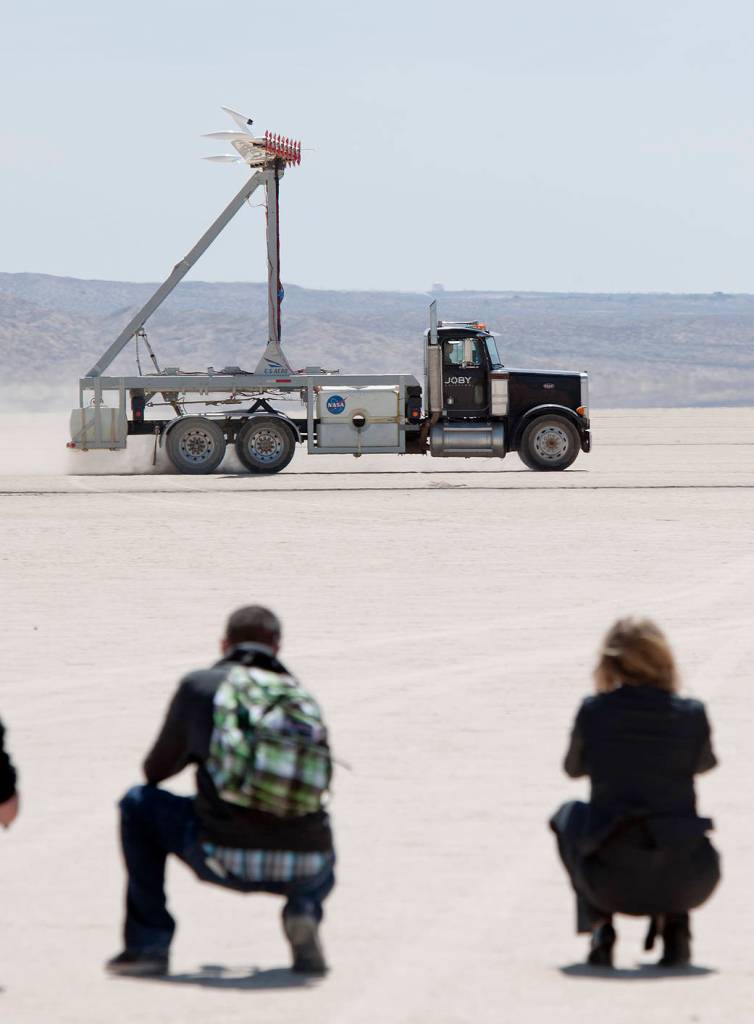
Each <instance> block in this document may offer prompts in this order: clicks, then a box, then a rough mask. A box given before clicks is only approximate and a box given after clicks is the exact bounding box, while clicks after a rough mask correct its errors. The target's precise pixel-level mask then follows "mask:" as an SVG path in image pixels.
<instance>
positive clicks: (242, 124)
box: [220, 107, 254, 135]
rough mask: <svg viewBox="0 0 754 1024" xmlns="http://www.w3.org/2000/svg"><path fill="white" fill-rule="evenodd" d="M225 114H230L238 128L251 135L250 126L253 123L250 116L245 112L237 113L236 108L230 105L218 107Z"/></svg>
mask: <svg viewBox="0 0 754 1024" xmlns="http://www.w3.org/2000/svg"><path fill="white" fill-rule="evenodd" d="M220 109H221V110H224V111H225V113H226V114H230V116H231V117H232V118H233V120H234V121H235V122H236V124H237V125H238V127H239V128H241V129H242V130H243V131H245V132H246V133H247V134H248V135H251V131H250V128H251V126H252V124H253V123H254V122H253V120H252V118H250V117H247V116H246V114H239V113H238V111H237V110H232V109H231V108H230V107H220Z"/></svg>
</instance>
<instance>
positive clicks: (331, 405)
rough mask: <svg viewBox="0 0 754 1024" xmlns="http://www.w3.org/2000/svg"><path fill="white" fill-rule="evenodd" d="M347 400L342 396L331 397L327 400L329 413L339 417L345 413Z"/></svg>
mask: <svg viewBox="0 0 754 1024" xmlns="http://www.w3.org/2000/svg"><path fill="white" fill-rule="evenodd" d="M345 408H346V400H345V398H343V396H342V395H330V397H329V398H328V399H327V411H328V412H331V413H333V415H335V416H339V415H340V413H342V412H345Z"/></svg>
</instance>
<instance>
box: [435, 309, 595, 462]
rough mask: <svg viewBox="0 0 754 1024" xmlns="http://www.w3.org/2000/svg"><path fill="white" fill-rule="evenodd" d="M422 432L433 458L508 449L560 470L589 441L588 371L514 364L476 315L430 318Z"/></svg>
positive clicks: (585, 448)
mask: <svg viewBox="0 0 754 1024" xmlns="http://www.w3.org/2000/svg"><path fill="white" fill-rule="evenodd" d="M425 400H426V404H427V409H426V413H425V415H426V420H425V423H426V427H425V430H424V434H425V436H426V437H427V440H428V443H429V450H430V452H431V454H432V455H433V456H435V457H446V458H447V457H462V458H472V457H474V458H478V457H493V458H494V457H497V458H502V457H503V456H505V455H506V454H507V453H508V452H511V451H515V452H517V453H518V455H519V457H520V458H521V460H522V461H523V462H524V464H525V465H526V466H528V467H529V468H530V469H535V470H562V469H566V468H567V467H568V466H570V465H571V464H572V463H573V461H574V460H575V459H576V457H577V455H578V453H579V451H584V452H588V451H589V449H590V445H591V436H590V426H589V408H588V375H587V374H586V373H585V372H582V371H569V370H539V369H531V370H530V369H514V368H511V367H506V366H504V365H503V362H502V360H501V358H500V354H499V352H498V348H497V342H496V338H495V335H494V334H493V333H492V332H491V331H489V330H488V329H487V326H486V325H485V324H483V323H480V322H479V321H473V322H456V321H454V322H448V321H437V320H436V318H435V310H434V303H433V306H432V308H431V310H430V329H429V331H427V332H426V336H425Z"/></svg>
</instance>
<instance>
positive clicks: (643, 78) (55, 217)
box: [0, 0, 754, 292]
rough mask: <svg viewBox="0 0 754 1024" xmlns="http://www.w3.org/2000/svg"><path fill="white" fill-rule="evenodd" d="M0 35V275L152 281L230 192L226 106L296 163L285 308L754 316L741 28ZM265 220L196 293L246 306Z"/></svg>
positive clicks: (692, 16) (204, 15)
mask: <svg viewBox="0 0 754 1024" xmlns="http://www.w3.org/2000/svg"><path fill="white" fill-rule="evenodd" d="M2 13H3V17H2V29H1V31H0V67H1V68H2V70H1V71H0V84H1V85H2V89H1V92H0V95H2V101H1V102H2V111H3V116H2V122H1V125H0V129H1V134H0V161H1V162H2V169H3V175H2V184H3V187H2V191H1V193H0V196H1V198H0V203H2V207H1V208H0V214H1V218H2V219H1V221H0V270H3V271H12V272H17V271H37V272H44V273H51V274H61V275H71V276H76V277H94V278H114V279H124V280H141V281H144V280H159V279H161V278H162V277H164V276H165V275H166V274H167V273H168V272H169V270H170V269H171V267H172V266H173V264H174V263H175V262H177V260H178V259H179V258H181V257H182V256H183V255H184V253H185V252H186V251H187V250H188V249H189V248H190V247H191V245H193V243H194V242H195V241H196V239H197V238H198V236H199V235H200V234H201V233H202V231H203V230H204V228H205V227H206V226H207V225H208V224H209V222H210V221H211V220H212V219H213V218H214V216H215V215H216V214H217V213H218V212H219V211H220V209H222V207H223V206H224V205H225V203H226V202H227V201H228V200H229V199H230V197H231V196H232V195H233V194H234V193H235V191H236V190H237V189H238V188H239V187H240V185H241V184H242V182H243V174H244V170H243V169H242V168H237V167H226V166H222V165H220V166H217V165H213V164H210V163H206V162H203V161H201V160H200V159H199V158H200V157H201V156H202V155H205V154H210V153H216V152H220V151H223V147H222V146H218V144H216V143H215V144H213V143H211V142H210V141H209V140H206V139H201V138H200V135H201V133H202V132H206V131H212V130H216V129H220V128H232V127H233V126H232V124H231V123H230V121H228V120H227V118H226V115H225V114H223V113H222V111H220V109H219V107H220V105H221V104H226V105H228V106H232V107H236V108H237V109H240V110H242V111H246V112H248V113H250V114H251V115H252V116H253V117H254V118H255V119H256V126H257V127H259V128H260V129H261V130H264V129H265V128H269V129H271V130H274V131H279V132H281V133H283V134H285V135H290V136H295V137H298V138H301V139H302V140H303V144H304V146H305V147H310V148H309V149H307V150H306V151H305V152H304V159H303V162H302V164H301V166H300V167H298V168H294V169H292V170H290V171H289V172H288V173H287V174H286V177H285V179H284V181H283V183H282V186H281V202H282V213H281V218H282V230H283V259H282V271H283V280H284V281H288V282H293V283H297V284H301V285H306V286H310V287H318V288H378V289H382V288H390V289H393V288H395V289H402V290H416V289H418V290H424V289H426V288H428V287H429V286H430V284H431V283H432V282H435V281H439V282H443V283H444V284H445V287H446V288H475V289H521V290H523V289H534V290H579V291H596V290H600V291H714V290H722V291H749V292H751V291H754V261H753V259H752V256H753V254H754V205H753V204H752V193H753V192H754V141H753V139H752V122H753V116H754V59H753V58H754V52H753V49H752V44H753V43H754V31H753V29H754V6H752V5H751V4H749V3H746V2H744V0H741V2H733V0H716V2H715V3H712V2H711V0H653V2H645V0H515V2H513V0H497V2H480V0H463V2H460V0H455V2H453V3H447V2H445V0H433V2H425V0H420V2H412V0H403V2H397V0H379V2H376V3H370V4H368V5H366V4H359V3H357V2H356V0H350V2H341V0H329V2H321V0H311V2H302V0H288V2H281V3H277V4H275V3H266V4H261V3H257V2H254V0H213V2H208V0H201V2H193V0H151V2H149V3H146V2H143V0H128V2H126V3H123V2H121V3H117V4H116V3H113V2H108V0H99V2H96V3H95V2H89V0H65V2H55V3H53V2H50V0H4V2H3V5H2ZM226 151H227V147H226ZM254 201H255V202H260V201H261V197H259V198H256V197H255V199H254ZM262 218H263V211H262V210H261V209H244V210H243V211H241V213H240V214H239V215H238V218H237V220H236V222H235V223H234V224H233V225H232V226H231V228H229V229H228V231H227V233H226V235H225V236H223V237H221V239H220V240H219V241H218V242H217V243H216V244H215V246H214V247H213V248H212V249H211V250H210V251H209V252H208V253H207V255H206V256H205V257H204V258H203V260H202V261H201V262H200V263H199V264H198V266H197V268H196V270H195V271H194V274H193V275H192V276H193V277H195V278H201V279H203V280H246V279H252V280H262V278H263V276H264V273H265V269H264V246H263V219H262Z"/></svg>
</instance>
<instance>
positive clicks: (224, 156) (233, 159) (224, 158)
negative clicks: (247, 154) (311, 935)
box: [202, 153, 243, 164]
mask: <svg viewBox="0 0 754 1024" xmlns="http://www.w3.org/2000/svg"><path fill="white" fill-rule="evenodd" d="M202 160H209V161H211V162H212V163H213V164H241V163H243V160H242V159H241V157H240V156H232V154H230V153H221V154H220V155H219V156H203V157H202Z"/></svg>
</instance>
